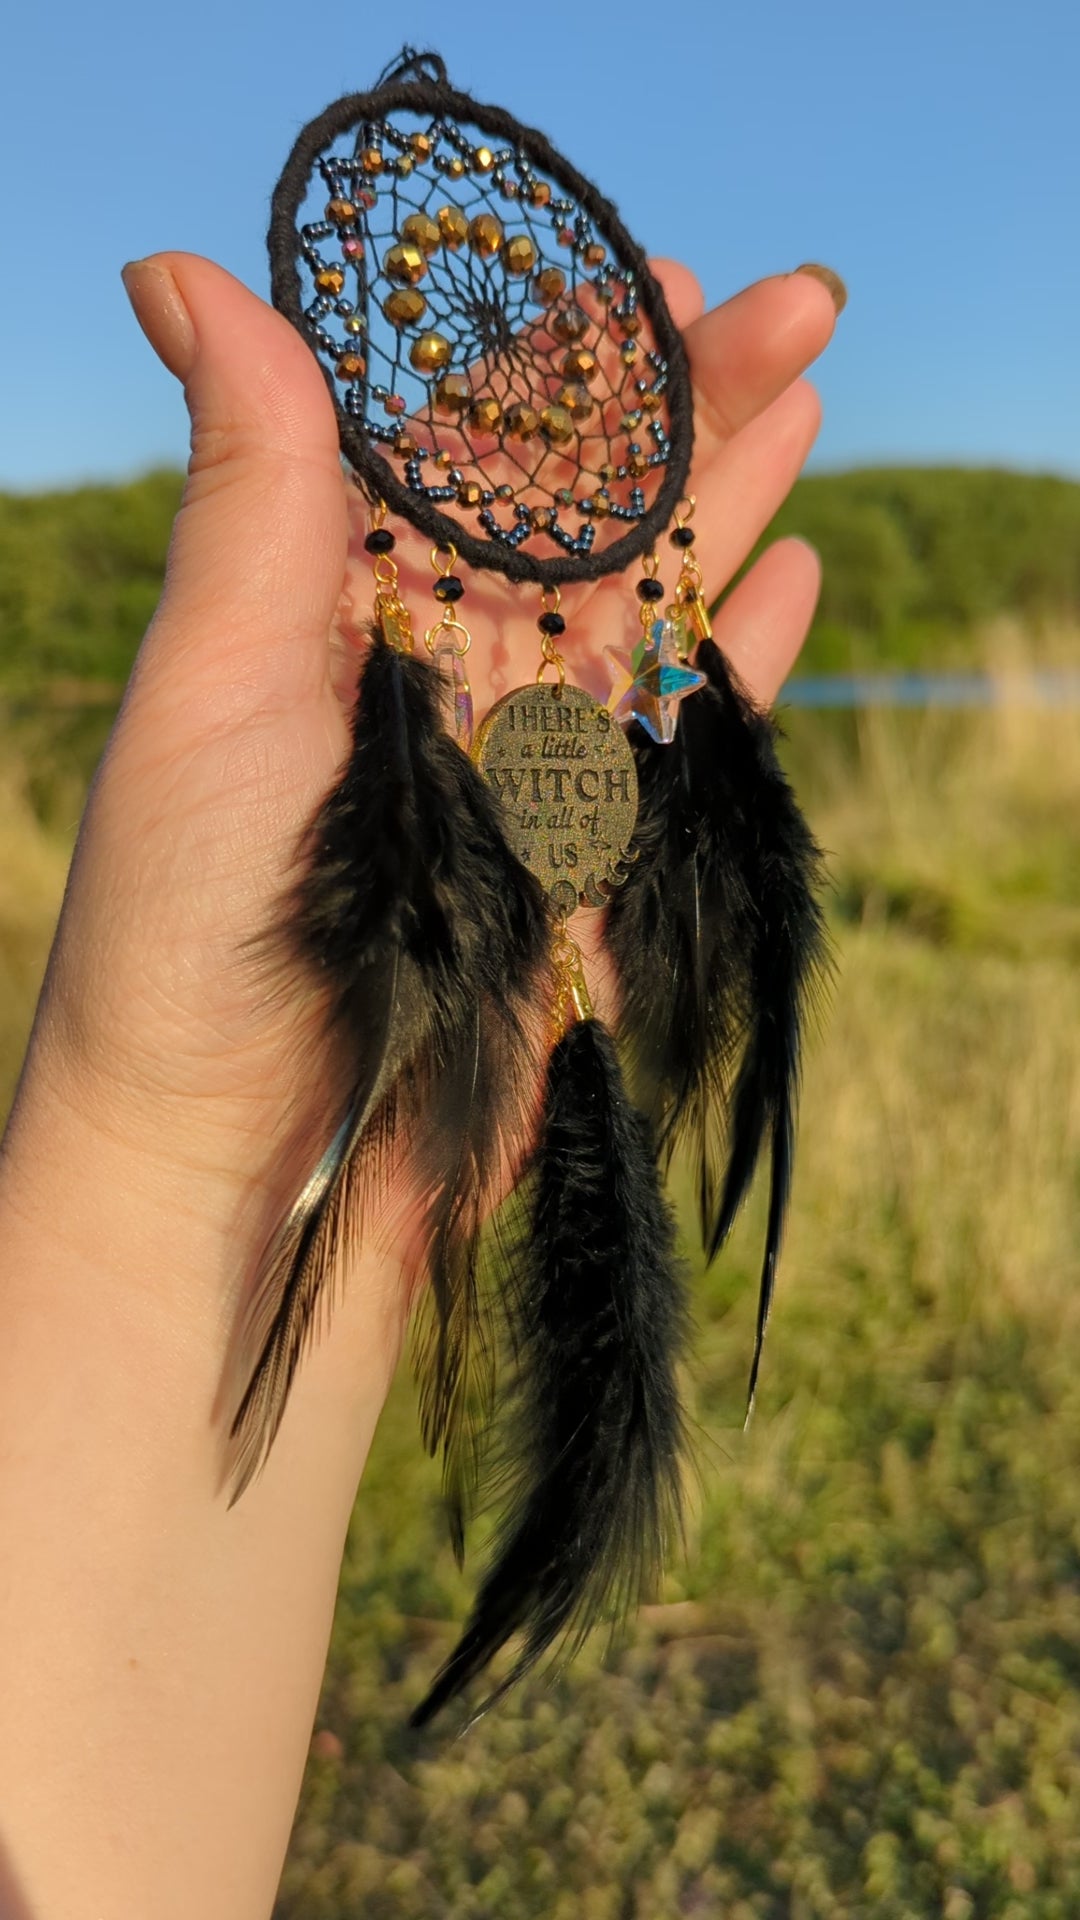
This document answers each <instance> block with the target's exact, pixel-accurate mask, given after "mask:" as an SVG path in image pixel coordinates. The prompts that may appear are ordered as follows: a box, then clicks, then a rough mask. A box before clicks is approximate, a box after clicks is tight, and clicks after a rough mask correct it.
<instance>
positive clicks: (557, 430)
mask: <svg viewBox="0 0 1080 1920" xmlns="http://www.w3.org/2000/svg"><path fill="white" fill-rule="evenodd" d="M540 425H541V427H542V428H543V430H544V438H545V439H546V440H550V441H551V444H552V446H554V447H565V445H566V443H567V441H568V440H572V439H573V437H574V419H573V415H572V414H571V412H570V410H569V408H568V407H562V406H558V405H556V406H547V407H545V408H544V411H543V413H542V414H541V415H540Z"/></svg>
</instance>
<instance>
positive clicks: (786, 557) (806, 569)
mask: <svg viewBox="0 0 1080 1920" xmlns="http://www.w3.org/2000/svg"><path fill="white" fill-rule="evenodd" d="M820 587H821V561H820V560H819V559H818V556H817V554H816V552H815V551H814V548H813V547H811V546H809V545H808V544H807V542H806V541H805V540H795V539H787V540H777V541H776V542H775V544H774V545H773V546H771V547H767V548H766V550H765V552H764V553H763V554H762V556H761V558H760V560H758V561H756V562H755V564H754V565H753V566H752V567H751V569H750V571H749V573H748V574H747V575H746V577H745V578H744V579H742V580H740V581H739V584H738V586H737V587H736V588H735V589H734V590H733V592H731V593H730V594H729V595H728V597H727V599H726V600H725V601H724V603H723V605H722V607H721V608H720V611H719V612H718V613H717V615H716V616H715V619H714V620H713V638H714V639H715V641H716V644H717V646H718V647H720V648H721V649H722V651H723V652H724V653H725V654H726V655H727V657H728V659H729V660H730V661H731V664H732V666H733V667H734V668H735V671H736V673H737V674H738V675H739V677H740V679H742V680H744V681H745V682H746V685H747V686H748V687H749V689H750V691H751V693H752V694H753V696H754V698H755V700H758V701H760V702H761V704H762V705H763V706H771V704H772V702H773V701H774V700H775V698H776V696H777V694H778V693H779V691H780V688H781V687H782V686H783V684H784V681H785V680H786V679H787V676H788V674H789V673H790V671H791V668H792V666H793V665H794V663H795V661H796V659H797V658H798V655H799V651H800V649H801V647H802V644H803V641H804V640H805V639H806V636H807V634H808V633H809V631H810V622H811V620H812V619H813V617H814V608H815V607H816V605H817V598H818V593H819V590H820Z"/></svg>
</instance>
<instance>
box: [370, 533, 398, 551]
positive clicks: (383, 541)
mask: <svg viewBox="0 0 1080 1920" xmlns="http://www.w3.org/2000/svg"><path fill="white" fill-rule="evenodd" d="M396 546H397V541H396V540H395V539H394V536H393V534H392V533H391V531H390V529H389V527H373V528H372V530H371V532H370V533H369V534H368V537H367V539H366V540H365V541H364V549H365V551H366V552H367V553H393V551H394V548H395V547H396Z"/></svg>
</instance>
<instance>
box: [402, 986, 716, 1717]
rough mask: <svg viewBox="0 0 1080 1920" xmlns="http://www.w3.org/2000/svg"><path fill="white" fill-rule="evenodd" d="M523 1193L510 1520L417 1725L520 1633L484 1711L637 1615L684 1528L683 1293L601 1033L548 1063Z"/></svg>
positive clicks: (577, 1039)
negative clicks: (553, 1651)
mask: <svg viewBox="0 0 1080 1920" xmlns="http://www.w3.org/2000/svg"><path fill="white" fill-rule="evenodd" d="M528 1191H529V1194H530V1197H531V1208H530V1213H529V1221H528V1230H527V1238H528V1247H529V1258H528V1260H527V1261H526V1262H525V1263H524V1265H523V1268H522V1275H521V1291H520V1292H519V1293H518V1294H517V1295H516V1296H515V1298H514V1301H513V1303H512V1317H513V1327H512V1340H513V1346H514V1348H515V1350H516V1353H517V1356H518V1365H517V1377H516V1381H515V1383H514V1387H513V1411H512V1414H511V1424H510V1438H509V1441H508V1444H507V1447H506V1462H507V1480H506V1508H505V1515H504V1519H503V1522H502V1525H501V1528H500V1531H499V1533H498V1536H497V1540H496V1545H495V1551H494V1556H493V1561H492V1564H491V1567H490V1570H489V1571H488V1573H487V1575H486V1576H485V1578H484V1580H483V1583H482V1585H481V1589H480V1592H479V1595H478V1597H477V1600H476V1603H475V1606H474V1608H473V1612H472V1615H471V1617H470V1620H469V1622H468V1625H467V1626H466V1629H465V1632H464V1634H463V1636H462V1639H461V1641H460V1643H459V1645H458V1647H457V1648H456V1649H455V1651H454V1653H453V1654H452V1656H451V1658H450V1659H449V1661H448V1662H447V1664H446V1665H445V1666H444V1668H443V1670H442V1672H441V1673H440V1674H439V1676H438V1678H437V1679H436V1681H435V1683H434V1685H433V1686H432V1688H431V1691H430V1692H429V1694H428V1695H427V1698H426V1699H425V1700H424V1701H423V1702H422V1704H421V1705H420V1706H419V1707H418V1708H417V1709H416V1712H415V1713H414V1714H413V1716H412V1723H413V1725H415V1726H423V1725H424V1724H425V1723H426V1722H427V1721H428V1720H430V1719H431V1718H432V1717H433V1715H435V1714H436V1713H438V1712H439V1710H440V1709H441V1708H442V1707H443V1706H445V1704H446V1703H447V1701H449V1700H451V1699H452V1698H453V1697H454V1696H455V1695H456V1694H459V1693H460V1692H461V1691H462V1689H463V1688H464V1687H466V1686H467V1685H468V1683H469V1682H470V1681H471V1680H472V1679H473V1678H474V1677H475V1676H476V1675H477V1674H478V1673H480V1672H481V1670H482V1669H483V1668H484V1667H486V1666H487V1664H488V1662H489V1660H490V1659H491V1658H492V1656H493V1654H495V1653H496V1652H497V1651H498V1650H499V1648H500V1647H502V1646H503V1645H504V1644H505V1643H506V1641H507V1640H509V1638H510V1637H511V1635H512V1634H514V1633H515V1632H517V1631H519V1630H522V1631H523V1632H524V1635H525V1642H524V1646H523V1648H522V1650H521V1652H520V1654H519V1656H518V1659H517V1662H516V1664H515V1666H514V1668H513V1671H512V1672H511V1674H510V1676H509V1678H508V1679H507V1680H506V1681H505V1682H504V1683H503V1685H502V1686H500V1687H499V1688H498V1690H497V1692H496V1694H495V1695H493V1696H492V1697H493V1698H497V1697H498V1695H499V1694H501V1693H502V1692H503V1691H505V1688H506V1687H509V1686H511V1685H512V1684H513V1683H514V1682H515V1681H517V1680H519V1679H520V1678H521V1677H522V1675H523V1674H525V1673H526V1672H527V1671H528V1670H529V1668H530V1667H532V1666H533V1664H534V1663H535V1662H536V1661H537V1660H538V1659H539V1658H540V1657H541V1655H542V1654H543V1653H544V1652H545V1651H546V1650H547V1649H548V1648H549V1647H550V1646H551V1645H552V1644H553V1643H554V1642H555V1641H557V1640H559V1639H560V1638H562V1637H563V1636H567V1637H568V1638H569V1640H570V1642H571V1645H572V1646H576V1645H577V1644H578V1642H579V1640H580V1638H581V1637H582V1636H583V1635H584V1633H585V1632H586V1631H587V1629H588V1627H589V1626H590V1625H591V1624H592V1622H593V1621H594V1620H595V1619H596V1618H597V1616H598V1615H599V1614H600V1613H601V1612H602V1611H604V1610H606V1609H608V1608H611V1607H614V1608H615V1609H617V1610H619V1611H621V1610H623V1609H624V1608H626V1607H629V1606H631V1605H633V1604H634V1602H635V1601H636V1600H637V1599H638V1597H639V1596H640V1595H641V1593H642V1592H643V1591H645V1590H646V1589H647V1588H648V1586H649V1585H650V1583H651V1581H652V1580H653V1578H654V1577H655V1574H656V1572H657V1571H658V1569H659V1567H660V1565H661V1563H662V1561H663V1558H664V1553H665V1549H666V1547H667V1545H668V1544H669V1541H670V1539H671V1537H672V1536H673V1534H675V1532H676V1531H677V1528H678V1524H679V1518H680V1484H679V1479H680V1457H681V1452H682V1446H683V1417H682V1412H681V1409H680V1404H679V1393H678V1386H677V1380H676V1369H677V1363H678V1360H679V1357H680V1355H681V1353H682V1351H683V1348H684V1344H685V1340H686V1333H687V1314H686V1301H685V1289H684V1280H683V1275H682V1272H681V1269H680V1267H679V1264H678V1262H677V1260H676V1257H675V1251H674V1227H673V1222H672V1217H671V1214H670V1211H669V1208H668V1206H667V1204H666V1202H665V1200H664V1198H663V1195H662V1193H661V1191H660V1186H659V1180H658V1176H657V1171H656V1164H655V1160H654V1158H653V1154H652V1150H651V1142H650V1136H649V1130H648V1127H647V1126H646V1123H645V1122H644V1120H643V1119H642V1117H641V1115H640V1114H638V1113H636V1112H635V1110H634V1109H633V1107H632V1106H631V1105H630V1103H629V1100H628V1099H627V1095H626V1091H625V1088H624V1086H623V1082H622V1075H621V1072H620V1069H619V1065H618V1060H617V1058H616V1054H615V1050H614V1047H613V1045H612V1042H611V1039H610V1037H609V1035H608V1034H607V1032H606V1031H605V1029H604V1028H603V1027H602V1026H600V1025H599V1024H598V1023H597V1022H596V1021H594V1020H586V1021H583V1022H581V1023H580V1024H577V1025H574V1026H573V1027H571V1028H570V1030H569V1031H568V1032H567V1033H566V1035H565V1036H564V1038H563V1039H561V1040H560V1041H559V1042H558V1044H557V1046H556V1047H555V1050H554V1052H553V1054H552V1057H551V1061H550V1064H549V1069H548V1081H547V1091H546V1099H545V1113H544V1120H543V1124H542V1132H541V1138H540V1142H539V1145H538V1149H537V1154H536V1160H535V1164H534V1166H533V1168H532V1171H531V1176H530V1180H529V1183H528ZM487 1704H488V1705H490V1704H491V1702H490V1701H489V1702H488V1703H487Z"/></svg>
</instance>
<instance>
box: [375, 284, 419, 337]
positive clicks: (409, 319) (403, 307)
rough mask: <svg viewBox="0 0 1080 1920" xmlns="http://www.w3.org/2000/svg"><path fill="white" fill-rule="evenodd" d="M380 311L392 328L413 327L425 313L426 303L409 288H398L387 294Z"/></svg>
mask: <svg viewBox="0 0 1080 1920" xmlns="http://www.w3.org/2000/svg"><path fill="white" fill-rule="evenodd" d="M382 310H383V312H384V313H385V315H386V317H387V319H388V320H389V322H390V325H391V326H392V327H415V325H416V323H417V321H418V320H422V319H423V317H424V315H425V313H426V312H427V301H426V300H425V299H424V296H423V294H422V293H416V292H414V291H413V289H412V288H411V287H399V288H398V289H397V290H396V292H394V293H388V294H387V296H386V299H385V300H384V301H383V309H382Z"/></svg>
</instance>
